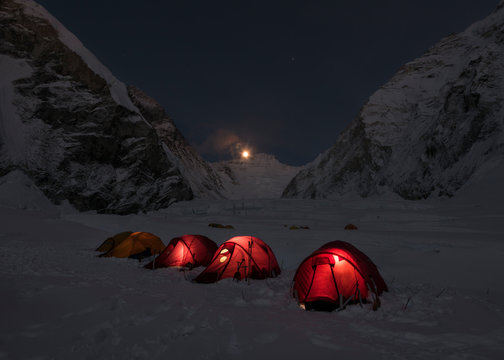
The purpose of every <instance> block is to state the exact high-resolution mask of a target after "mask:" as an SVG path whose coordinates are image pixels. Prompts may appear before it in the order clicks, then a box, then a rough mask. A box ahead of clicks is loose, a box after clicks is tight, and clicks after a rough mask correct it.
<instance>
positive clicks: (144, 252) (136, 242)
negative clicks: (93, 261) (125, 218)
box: [100, 232, 165, 258]
mask: <svg viewBox="0 0 504 360" xmlns="http://www.w3.org/2000/svg"><path fill="white" fill-rule="evenodd" d="M164 248H165V245H164V244H163V242H162V241H161V239H160V238H158V237H157V236H156V235H154V234H151V233H148V232H134V233H131V234H130V235H129V236H128V237H127V238H126V239H124V240H123V241H122V242H121V243H120V244H118V245H116V246H115V247H113V248H112V249H110V250H109V251H108V252H106V253H104V254H101V255H100V256H101V257H111V256H114V257H118V258H127V257H140V258H141V257H147V256H150V255H153V254H159V253H161V252H162V251H163V250H164Z"/></svg>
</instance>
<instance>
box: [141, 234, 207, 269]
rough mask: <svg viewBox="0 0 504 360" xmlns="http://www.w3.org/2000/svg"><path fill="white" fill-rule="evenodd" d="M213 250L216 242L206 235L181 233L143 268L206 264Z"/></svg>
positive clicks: (189, 266) (191, 266) (190, 266)
mask: <svg viewBox="0 0 504 360" xmlns="http://www.w3.org/2000/svg"><path fill="white" fill-rule="evenodd" d="M215 250H217V244H216V243H215V242H213V241H212V240H210V239H209V238H207V237H206V236H203V235H182V236H180V237H176V238H173V239H171V241H170V243H169V244H168V246H167V247H166V248H165V249H164V251H163V252H162V253H161V255H159V256H158V257H157V258H156V259H155V260H154V261H151V262H150V263H149V264H147V265H145V268H147V269H156V268H160V267H172V266H177V267H188V268H193V267H197V266H207V265H208V264H210V261H211V260H212V256H213V255H214V253H215Z"/></svg>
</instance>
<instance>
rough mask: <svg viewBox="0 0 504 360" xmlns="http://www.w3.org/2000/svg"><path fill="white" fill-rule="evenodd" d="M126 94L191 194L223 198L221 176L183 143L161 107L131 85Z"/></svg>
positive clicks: (182, 137) (201, 196) (178, 132)
mask: <svg viewBox="0 0 504 360" xmlns="http://www.w3.org/2000/svg"><path fill="white" fill-rule="evenodd" d="M128 94H129V96H130V98H131V100H132V101H133V104H134V105H135V106H136V107H137V108H138V109H139V110H140V112H141V113H142V115H143V116H144V118H145V119H146V120H147V121H148V122H149V123H150V124H151V125H152V126H153V127H154V129H155V130H156V132H157V134H158V137H159V139H160V140H161V142H162V143H163V148H164V150H165V152H166V155H167V156H168V158H169V159H170V160H171V161H172V162H173V163H175V164H177V167H178V168H179V169H180V171H181V173H182V175H183V176H184V178H185V179H186V180H187V181H188V182H189V184H190V186H191V189H192V190H193V192H194V195H195V197H198V198H207V199H208V198H210V199H213V198H223V195H222V191H223V187H222V181H221V178H220V177H219V175H217V173H216V172H215V171H214V170H213V169H212V167H211V166H210V165H209V164H208V163H207V162H206V161H205V160H203V159H202V158H201V156H199V154H198V153H197V152H196V150H195V149H194V148H193V147H192V146H191V145H190V144H189V143H188V142H187V140H186V139H185V138H184V136H183V135H182V133H181V132H180V131H179V130H178V129H177V127H176V126H175V124H174V123H173V121H172V119H171V118H170V117H169V116H168V114H167V113H166V111H165V110H164V109H163V107H162V106H161V105H160V104H159V103H158V102H157V101H156V100H154V99H153V98H151V97H149V96H147V95H146V94H144V93H143V92H142V91H141V90H140V89H138V88H136V87H134V86H128Z"/></svg>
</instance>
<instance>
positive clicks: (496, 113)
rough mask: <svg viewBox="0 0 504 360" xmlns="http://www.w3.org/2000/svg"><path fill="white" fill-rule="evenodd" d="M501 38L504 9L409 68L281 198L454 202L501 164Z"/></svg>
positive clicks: (503, 51)
mask: <svg viewBox="0 0 504 360" xmlns="http://www.w3.org/2000/svg"><path fill="white" fill-rule="evenodd" d="M503 32H504V2H501V3H500V4H499V6H498V7H497V9H496V10H495V12H494V13H492V14H491V15H490V16H489V17H487V18H486V19H484V20H482V21H480V22H478V23H475V24H474V25H472V26H471V27H469V28H468V29H467V30H466V31H464V32H462V33H460V34H458V35H451V36H448V37H446V38H444V39H442V40H441V41H440V42H439V43H438V44H436V45H435V46H434V47H432V48H431V49H430V50H429V51H427V53H426V54H425V55H423V56H422V57H420V58H418V59H416V60H414V61H412V62H410V63H407V64H406V65H404V66H403V67H402V68H401V69H400V70H399V72H398V73H397V74H396V75H395V76H394V77H393V78H392V79H391V80H390V81H389V82H388V83H386V84H385V85H384V86H383V87H381V88H380V89H379V90H378V91H376V92H375V93H374V94H373V95H372V96H371V97H370V99H369V101H368V102H367V104H365V105H364V106H363V107H362V109H361V110H360V112H359V114H358V116H357V117H356V118H355V119H354V120H353V121H352V122H351V123H350V125H349V126H348V127H347V128H346V129H345V130H344V131H343V132H342V133H341V135H340V136H339V137H338V139H337V141H336V144H335V145H334V146H333V147H332V148H330V149H329V150H327V151H326V152H325V153H324V154H322V155H320V156H319V157H318V158H317V159H316V160H315V161H314V162H313V163H311V164H309V165H308V166H307V167H306V168H305V169H304V170H303V171H302V172H300V174H298V175H297V176H296V177H295V178H294V179H293V180H292V182H291V183H290V184H289V185H288V186H287V188H286V189H285V191H284V194H283V195H284V196H285V197H302V198H334V197H338V196H341V195H343V194H358V195H360V196H362V197H366V196H369V195H373V194H384V193H389V192H393V193H396V194H398V195H400V196H401V197H403V198H406V199H422V198H427V197H432V196H448V197H450V196H453V195H454V194H455V193H456V192H457V190H458V189H459V188H460V187H461V186H463V185H464V184H465V183H466V182H467V181H468V180H469V179H470V178H471V176H473V174H475V173H477V172H478V171H479V169H480V167H481V166H482V165H483V164H485V163H486V162H498V163H499V164H501V165H503V164H504V133H503V129H504V126H503V125H504V109H503V105H504V63H503V62H502V59H503V58H504V37H503V36H502V34H503Z"/></svg>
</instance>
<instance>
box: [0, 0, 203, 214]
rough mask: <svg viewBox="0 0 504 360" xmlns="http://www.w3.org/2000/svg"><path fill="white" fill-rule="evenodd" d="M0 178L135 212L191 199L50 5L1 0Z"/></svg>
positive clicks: (160, 148)
mask: <svg viewBox="0 0 504 360" xmlns="http://www.w3.org/2000/svg"><path fill="white" fill-rule="evenodd" d="M0 69H1V74H2V76H1V78H0V176H2V175H5V174H7V173H9V172H11V171H13V170H20V171H23V172H24V173H26V174H27V175H28V176H29V178H30V179H31V180H32V181H33V182H34V183H35V184H36V185H37V187H38V188H40V189H41V190H42V191H43V192H44V194H45V195H46V196H47V197H48V198H50V199H51V200H52V201H53V202H55V203H59V202H61V201H63V200H68V201H69V202H70V203H71V204H73V205H74V206H75V207H76V208H77V209H79V210H98V211H101V212H113V213H130V212H136V211H139V210H153V209H157V208H160V207H166V206H168V205H169V204H170V203H172V202H174V201H177V200H188V199H191V198H192V197H193V192H192V190H191V187H190V185H189V183H188V182H187V181H186V180H185V179H184V177H183V176H182V174H181V172H180V171H179V168H178V167H177V164H176V162H174V161H173V159H171V158H170V157H169V156H167V153H166V151H165V145H163V142H161V141H160V139H159V135H158V133H157V132H156V129H154V127H153V126H152V125H151V124H149V123H148V122H147V121H146V120H145V118H144V117H143V116H142V114H141V113H140V111H139V110H138V108H137V107H136V106H135V105H134V104H133V103H132V102H131V100H130V98H129V96H128V92H127V89H126V87H125V86H124V84H122V83H121V82H120V81H118V80H117V79H116V78H114V77H113V76H112V74H111V73H110V72H109V71H108V70H107V69H106V68H105V67H104V66H103V65H102V64H101V63H100V62H99V61H98V60H97V59H96V58H95V57H94V56H93V55H92V54H91V53H90V52H89V51H88V50H87V49H85V48H84V46H82V44H81V43H80V41H79V40H78V39H76V38H75V36H73V35H72V34H71V33H70V32H68V31H67V30H66V29H65V28H64V27H63V26H62V25H61V24H60V23H59V22H58V21H57V20H56V19H54V18H53V17H52V16H51V15H50V14H49V13H47V11H45V9H43V8H42V7H41V6H39V5H37V4H36V3H34V2H33V1H31V0H2V1H0Z"/></svg>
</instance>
